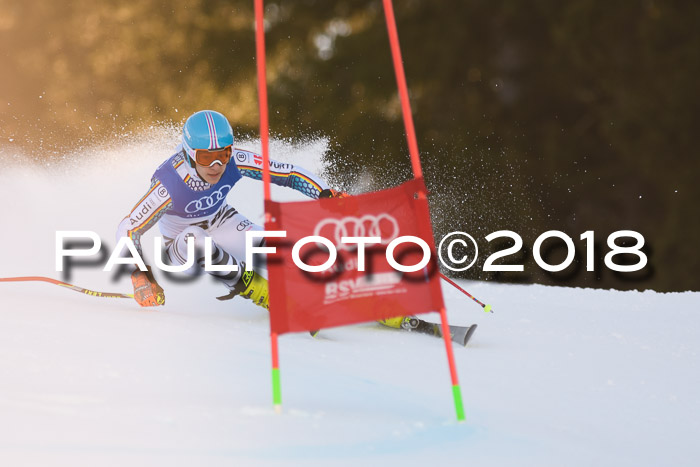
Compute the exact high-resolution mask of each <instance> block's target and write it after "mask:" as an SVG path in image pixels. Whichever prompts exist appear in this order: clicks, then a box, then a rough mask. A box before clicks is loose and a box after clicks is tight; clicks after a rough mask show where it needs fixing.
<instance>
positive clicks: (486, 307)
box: [484, 305, 493, 313]
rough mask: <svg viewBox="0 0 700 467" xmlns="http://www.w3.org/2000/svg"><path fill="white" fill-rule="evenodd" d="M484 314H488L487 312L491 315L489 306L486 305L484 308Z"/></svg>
mask: <svg viewBox="0 0 700 467" xmlns="http://www.w3.org/2000/svg"><path fill="white" fill-rule="evenodd" d="M484 312H485V313H488V312H491V313H493V311H491V305H486V306H485V307H484Z"/></svg>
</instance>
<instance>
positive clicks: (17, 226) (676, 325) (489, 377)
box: [0, 129, 700, 466]
mask: <svg viewBox="0 0 700 467" xmlns="http://www.w3.org/2000/svg"><path fill="white" fill-rule="evenodd" d="M176 140H177V132H176V131H175V130H168V129H152V130H150V131H149V132H147V133H146V134H145V135H144V137H134V138H132V139H130V140H121V141H120V142H118V143H115V145H114V146H112V147H104V148H97V149H86V150H83V151H78V152H76V154H73V155H68V156H67V157H66V159H65V160H64V161H61V162H60V163H52V164H46V165H32V164H29V163H24V162H22V158H21V156H20V155H18V154H15V153H13V152H12V148H11V147H10V148H8V147H4V148H2V152H1V153H0V159H2V161H1V162H2V167H3V169H2V173H1V174H0V190H1V191H0V192H1V193H2V199H3V207H4V209H3V220H2V229H0V277H9V276H27V275H46V276H50V277H54V278H62V276H61V275H60V273H58V272H56V271H55V266H54V254H55V250H54V244H55V232H56V231H57V230H93V231H96V232H97V233H98V234H99V235H100V236H101V238H102V239H103V241H104V242H105V244H106V245H107V246H108V247H110V248H111V247H112V246H113V245H114V244H115V241H114V231H115V228H116V226H117V224H118V223H119V221H120V220H121V219H122V217H123V216H124V215H126V214H127V212H128V210H129V209H130V208H131V206H132V205H133V204H135V203H136V202H137V201H138V200H139V198H140V197H141V196H142V194H143V193H145V190H146V189H147V188H148V185H149V180H150V175H151V173H152V171H153V170H154V169H155V168H156V167H157V166H158V165H159V163H160V162H161V161H162V160H163V159H165V158H166V157H167V156H169V155H170V151H171V149H172V147H173V146H174V144H175V143H176ZM252 146H255V145H254V144H253V145H252ZM251 149H256V148H255V147H251ZM324 149H325V144H324V142H323V141H310V142H306V143H291V142H282V141H277V142H275V143H274V144H273V146H272V154H273V156H274V157H275V158H277V159H280V160H288V161H293V162H294V163H298V164H300V165H302V166H305V167H306V168H309V169H311V170H315V171H321V169H322V166H321V159H322V157H321V155H322V153H323V151H324ZM236 188H237V189H236V190H234V193H232V194H231V195H230V197H229V202H230V203H231V204H233V205H234V206H236V207H237V208H238V209H239V210H240V211H242V212H243V213H244V214H246V215H248V216H249V217H250V218H251V219H254V220H256V221H258V222H260V220H261V215H262V201H261V198H262V194H261V193H262V191H261V190H262V188H261V184H260V183H258V182H255V181H251V180H247V179H244V180H243V181H242V182H241V183H240V185H238V186H237V187H236ZM273 196H274V197H276V198H277V199H300V197H299V196H297V195H296V194H295V193H292V192H290V191H289V190H287V191H285V190H282V189H276V190H274V191H273ZM153 236H154V234H153V233H149V234H148V235H147V237H146V240H145V245H146V250H147V252H148V253H149V254H148V255H147V257H148V256H149V255H150V254H151V252H152V250H153V247H152V245H151V244H150V242H151V241H152V240H151V239H152V238H153ZM149 258H152V256H150V257H149ZM70 282H73V283H76V284H78V285H80V286H83V287H87V288H91V289H96V290H106V291H115V292H116V291H121V292H130V291H131V286H130V281H129V279H128V278H127V277H122V278H121V279H120V280H118V281H113V280H112V279H111V276H110V275H108V274H107V273H103V272H101V271H100V270H99V269H96V268H85V267H83V268H80V269H76V270H74V272H73V274H72V276H71V279H70ZM163 285H164V286H165V289H166V294H167V302H166V305H165V306H164V307H162V308H160V309H158V310H157V311H145V310H143V309H140V308H139V307H138V305H137V304H136V303H135V302H133V301H132V300H127V299H105V298H95V297H89V296H85V295H82V294H78V293H75V292H73V291H70V290H66V289H63V288H61V287H57V286H55V285H50V284H45V283H37V282H27V283H0V465H3V466H21V465H37V466H59V465H60V466H64V465H65V466H87V465H90V466H93V465H100V466H125V465H129V466H154V465H167V466H181V465H192V466H201V465H206V466H219V465H221V466H232V465H235V466H238V465H241V466H247V465H256V466H257V465H261V466H272V465H304V466H327V465H348V466H350V465H352V466H356V465H372V466H374V465H400V466H413V465H416V466H425V465H455V464H457V463H458V464H460V465H475V466H504V465H506V466H507V465H518V466H520V465H533V466H534V465H536V466H562V465H566V466H572V465H574V466H589V465H610V466H625V465H630V466H632V465H634V466H640V465H649V466H654V465H674V466H682V465H686V466H693V465H699V464H700V445H699V443H698V442H697V437H698V433H700V390H699V389H698V388H700V367H699V365H698V362H699V357H698V354H699V353H700V340H699V339H698V338H697V330H698V329H700V294H699V293H690V292H688V293H673V294H660V293H655V292H619V291H608V290H589V289H571V288H563V287H544V286H537V285H528V286H523V285H498V284H489V283H469V282H462V283H461V285H463V286H464V287H465V288H466V289H467V290H469V291H470V292H471V293H472V294H474V295H475V296H477V297H479V298H480V299H481V300H483V301H486V302H488V303H490V304H492V305H493V308H494V310H495V313H493V314H485V313H483V311H482V310H481V308H480V307H478V306H477V305H475V304H474V303H473V302H471V301H470V300H468V299H466V298H465V297H464V296H462V295H461V294H459V293H458V292H456V291H455V290H454V289H452V288H451V287H449V286H447V285H446V284H445V286H444V287H443V290H444V294H445V297H446V301H447V305H448V313H449V317H450V320H451V322H452V323H454V324H462V325H465V324H471V323H478V324H479V329H478V331H477V332H476V334H475V335H474V337H473V340H472V342H471V343H470V345H469V347H468V348H458V347H456V348H455V356H456V362H457V367H458V373H459V377H460V382H461V386H462V393H463V397H464V402H465V408H466V413H467V422H466V423H462V424H459V423H456V421H455V415H454V409H453V403H452V398H451V387H450V379H449V372H448V367H447V363H446V358H445V348H444V345H443V343H442V341H441V340H438V339H436V338H434V337H430V336H424V335H419V334H412V333H406V332H400V331H395V330H390V329H386V328H382V327H380V326H379V325H376V324H373V323H369V324H363V325H357V326H349V327H342V328H335V329H330V330H326V331H323V332H322V333H321V335H320V337H319V338H317V339H312V338H311V337H310V336H308V335H307V334H305V333H301V334H290V335H284V336H281V337H280V355H281V362H280V363H281V375H282V397H283V413H282V414H281V415H279V414H275V413H274V411H273V410H272V404H271V399H272V396H271V384H270V380H271V377H270V373H271V372H270V344H269V322H268V318H267V315H266V313H265V312H263V311H261V310H260V309H258V308H256V307H255V306H253V305H251V304H250V303H248V302H246V301H243V300H238V299H236V300H232V301H228V302H219V301H217V300H216V299H215V296H217V295H221V294H222V293H223V292H225V290H223V289H222V288H221V286H219V285H217V284H214V283H212V282H210V281H209V280H202V281H199V282H196V283H193V284H176V283H173V282H168V281H166V282H165V283H164V284H163ZM408 311H410V310H408ZM427 319H431V320H437V316H431V315H427Z"/></svg>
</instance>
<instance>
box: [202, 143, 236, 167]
mask: <svg viewBox="0 0 700 467" xmlns="http://www.w3.org/2000/svg"><path fill="white" fill-rule="evenodd" d="M231 152H232V149H231V146H226V147H225V148H218V149H195V150H194V156H193V159H194V161H195V162H196V163H197V164H199V165H202V166H204V167H211V166H212V165H214V164H216V163H217V162H218V163H219V164H221V165H226V164H228V161H229V160H231Z"/></svg>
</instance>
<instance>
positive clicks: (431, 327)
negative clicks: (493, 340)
mask: <svg viewBox="0 0 700 467" xmlns="http://www.w3.org/2000/svg"><path fill="white" fill-rule="evenodd" d="M401 329H405V330H407V331H415V332H419V333H421V334H428V335H431V336H435V337H442V328H441V326H440V325H439V324H437V323H429V322H427V321H424V320H422V319H419V318H414V317H411V318H406V320H405V321H404V322H403V323H402V324H401ZM474 331H476V324H472V325H471V326H450V339H451V340H452V342H456V343H457V344H460V345H463V346H465V347H466V345H467V343H468V342H469V339H471V337H472V335H473V334H474Z"/></svg>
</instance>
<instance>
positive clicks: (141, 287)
mask: <svg viewBox="0 0 700 467" xmlns="http://www.w3.org/2000/svg"><path fill="white" fill-rule="evenodd" d="M131 283H132V284H133V285H134V300H136V301H137V302H138V304H139V305H141V306H158V305H164V304H165V293H164V292H163V288H162V287H161V286H160V285H158V282H156V280H155V278H154V277H153V273H152V272H151V268H150V267H149V268H148V271H142V270H140V269H137V270H136V271H134V272H132V273H131Z"/></svg>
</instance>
